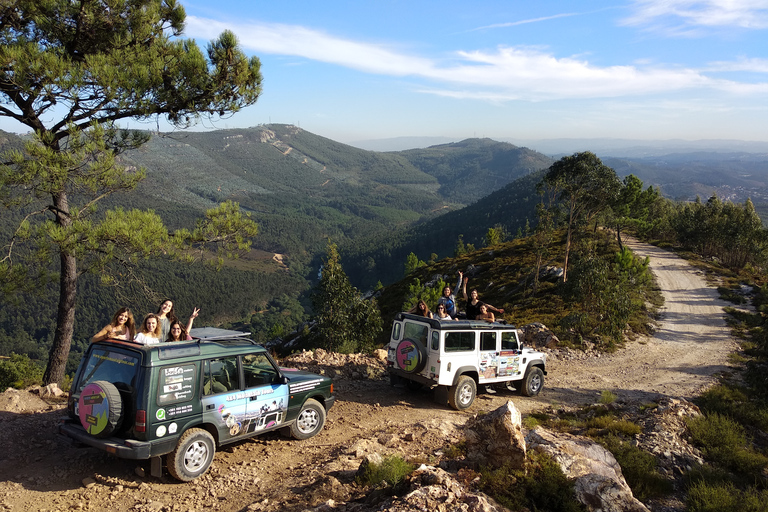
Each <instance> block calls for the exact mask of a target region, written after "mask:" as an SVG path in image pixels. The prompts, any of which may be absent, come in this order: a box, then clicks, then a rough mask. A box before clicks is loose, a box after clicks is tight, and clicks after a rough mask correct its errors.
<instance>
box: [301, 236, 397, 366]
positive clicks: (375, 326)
mask: <svg viewBox="0 0 768 512" xmlns="http://www.w3.org/2000/svg"><path fill="white" fill-rule="evenodd" d="M312 306H313V307H314V310H315V320H316V321H317V342H318V344H319V345H320V346H321V347H322V348H325V349H327V350H330V351H334V352H341V353H353V352H364V351H368V350H370V349H372V348H373V346H374V343H375V341H376V337H377V336H378V335H379V333H380V332H381V330H382V320H381V313H380V312H379V308H378V306H377V305H376V301H375V300H373V299H370V300H365V299H363V297H362V295H361V294H360V292H359V291H358V290H357V288H355V287H354V286H352V284H351V283H350V281H349V278H348V277H347V274H345V273H344V269H343V268H342V266H341V258H340V257H339V251H338V248H337V247H336V244H333V243H330V242H329V243H328V248H327V259H326V260H325V261H324V262H323V269H322V271H321V275H320V282H319V283H318V284H317V287H316V288H315V291H314V293H313V295H312Z"/></svg>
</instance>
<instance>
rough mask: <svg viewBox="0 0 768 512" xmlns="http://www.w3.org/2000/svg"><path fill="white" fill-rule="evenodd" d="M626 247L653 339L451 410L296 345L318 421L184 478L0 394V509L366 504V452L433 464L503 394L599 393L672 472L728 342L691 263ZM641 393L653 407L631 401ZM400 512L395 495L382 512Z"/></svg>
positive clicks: (662, 507) (31, 400) (356, 365)
mask: <svg viewBox="0 0 768 512" xmlns="http://www.w3.org/2000/svg"><path fill="white" fill-rule="evenodd" d="M633 249H634V250H636V251H637V252H639V253H641V254H648V255H649V256H650V257H651V266H652V269H653V270H654V272H655V273H656V275H657V278H658V280H659V284H660V287H661V289H662V292H663V293H664V295H665V299H666V306H665V310H664V312H663V316H662V319H661V323H660V325H659V329H658V333H657V335H656V336H654V337H653V338H650V339H644V340H637V341H635V342H632V343H630V344H629V345H628V347H627V348H626V349H622V350H620V351H618V352H616V353H614V354H611V355H600V354H598V353H595V352H593V351H587V352H581V351H572V350H562V349H558V348H552V349H548V352H549V360H548V375H547V377H546V382H545V388H544V390H543V391H542V393H541V395H539V396H538V397H534V398H524V397H520V396H519V395H516V394H511V393H507V392H498V393H496V394H494V395H489V394H481V395H479V396H478V399H477V401H476V402H475V404H474V405H473V406H472V407H471V408H470V409H469V410H467V411H463V412H458V411H454V410H451V409H449V408H447V407H445V406H441V405H438V404H436V403H435V402H434V401H433V400H432V397H431V393H430V392H429V391H428V390H425V391H420V392H416V393H414V392H410V391H407V390H406V389H404V388H391V387H390V386H389V384H388V379H387V378H386V377H385V373H384V364H383V362H382V361H381V360H379V359H377V358H376V357H372V356H363V355H352V356H340V355H338V354H327V353H322V352H321V353H318V354H314V355H310V354H303V355H297V356H294V357H292V358H291V360H289V361H286V362H285V364H286V365H289V366H290V365H292V366H297V367H303V368H308V369H310V370H313V371H318V372H323V373H325V374H327V375H329V376H331V377H333V378H334V381H335V391H336V396H337V402H336V405H335V406H334V407H333V408H332V409H331V411H330V412H329V414H328V421H327V424H326V428H325V429H324V430H323V431H322V432H321V433H320V434H319V435H318V436H316V437H314V438H312V439H309V440H305V441H294V440H290V439H286V438H283V437H280V436H279V435H278V434H267V435H264V436H261V437H257V438H253V439H250V440H246V441H243V442H241V443H239V444H235V445H234V446H232V445H230V446H227V447H225V448H223V449H222V451H220V452H218V453H217V454H216V458H215V460H214V463H213V465H212V467H211V469H210V470H209V472H208V473H207V474H206V475H204V476H203V477H202V478H200V479H198V480H197V481H195V482H192V483H186V484H184V483H178V482H176V481H174V480H173V479H171V478H170V477H169V476H164V477H162V478H159V479H157V478H152V477H150V476H149V467H148V465H147V464H143V463H137V462H136V461H126V460H120V459H115V458H112V457H110V456H108V455H106V454H104V453H101V452H98V451H96V450H93V449H77V448H74V447H71V446H69V444H68V443H67V442H66V441H65V440H64V439H61V438H59V437H58V436H57V435H56V434H55V430H56V429H55V426H56V423H57V421H58V419H59V418H60V417H61V416H62V414H63V412H64V411H63V407H64V403H63V401H62V400H61V399H55V398H50V397H49V398H46V399H43V398H41V397H40V396H38V395H36V394H35V393H33V392H31V391H14V390H9V391H6V392H5V393H2V394H0V446H2V450H1V451H0V462H1V463H0V510H18V511H26V510H41V511H43V510H45V511H56V510H58V511H65V510H99V511H101V510H104V511H128V510H135V511H191V510H198V511H202V510H226V511H229V510H264V511H302V510H306V509H310V510H313V509H316V510H323V509H325V510H337V509H341V510H358V511H362V510H378V509H379V506H380V503H379V502H378V501H376V500H375V499H372V502H370V503H366V501H365V497H366V495H367V494H368V492H369V491H370V489H363V488H360V487H359V486H358V485H357V484H356V483H355V482H354V475H355V472H356V471H357V469H358V467H359V465H360V463H361V461H362V460H363V459H364V458H365V457H366V456H367V455H370V454H372V453H379V454H381V455H388V454H392V453H397V454H401V455H403V456H404V457H406V458H408V459H410V460H412V461H418V462H423V463H426V464H430V465H437V464H439V463H440V462H441V460H442V461H443V462H445V460H444V449H445V448H446V447H448V446H449V445H452V444H455V443H457V442H459V441H460V440H461V439H462V430H461V429H462V426H463V425H464V423H465V422H466V421H467V419H468V418H470V417H472V416H474V415H476V414H478V413H480V412H488V411H491V410H494V409H496V408H498V407H499V406H501V405H504V404H505V403H506V402H507V401H508V400H512V401H513V402H514V404H515V406H516V407H517V409H518V410H519V411H520V412H521V413H522V414H523V417H525V416H526V415H528V414H530V413H531V412H533V411H542V410H546V411H549V412H553V413H557V412H558V411H569V410H574V409H576V408H578V407H580V406H582V405H584V404H591V403H595V402H596V401H598V400H599V398H600V395H601V393H602V392H603V391H605V390H608V391H611V392H612V393H614V394H615V395H616V396H617V397H618V399H617V402H616V404H617V405H616V406H617V407H621V408H622V410H625V411H628V412H627V414H628V415H630V416H632V417H631V419H633V420H634V421H636V422H637V423H639V424H641V425H642V426H643V427H644V432H643V433H642V434H641V435H640V436H638V443H639V444H640V445H641V446H643V447H644V448H646V449H648V450H650V451H653V452H654V453H657V454H658V455H659V456H660V458H661V460H662V464H661V468H662V471H663V472H664V473H665V474H667V475H668V476H669V477H670V478H675V477H677V476H679V473H680V472H681V471H682V469H684V468H685V466H686V465H688V464H691V463H692V462H695V461H696V460H697V458H698V457H699V454H698V453H697V452H696V450H695V449H693V448H691V447H690V446H688V445H687V443H685V441H684V439H683V437H682V436H681V434H682V430H683V421H682V418H684V417H685V416H686V415H691V414H696V410H695V407H694V406H692V405H690V404H688V403H687V402H686V401H685V399H688V398H691V397H693V396H695V395H696V394H697V393H699V392H700V391H701V390H702V389H705V388H706V387H708V386H710V385H711V384H712V382H714V379H715V376H716V375H718V374H719V373H722V372H725V371H729V368H728V366H727V358H728V354H729V353H730V352H731V351H733V350H735V342H734V341H733V340H732V339H731V338H730V336H729V334H728V331H727V328H726V326H725V322H724V320H723V313H722V307H723V306H724V305H725V304H724V303H722V302H721V301H719V300H718V299H717V293H716V292H715V291H714V290H713V289H712V288H708V287H707V286H706V284H705V283H704V280H703V279H702V277H701V276H700V275H699V274H698V273H697V272H695V271H694V270H693V269H692V268H691V267H690V266H688V265H687V264H686V263H685V262H683V261H682V260H679V259H678V258H676V257H674V256H672V255H670V254H668V253H665V252H664V251H661V250H659V249H656V248H653V247H650V246H644V245H639V244H635V246H634V247H633ZM650 403H655V404H658V405H659V406H658V407H655V408H652V409H648V408H645V407H642V406H643V405H647V404H650ZM470 486H471V485H470ZM345 503H350V504H354V505H344V504H345ZM646 505H648V506H649V508H650V509H651V510H654V511H667V510H682V504H681V502H680V496H679V495H676V496H675V497H674V498H673V499H671V500H666V501H665V502H660V503H650V504H646ZM398 507H399V508H398ZM409 509H413V508H409V506H408V505H407V504H403V503H400V504H399V505H397V504H395V505H392V508H390V509H389V510H409ZM473 510H479V508H475V509H473Z"/></svg>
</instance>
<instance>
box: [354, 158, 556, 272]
mask: <svg viewBox="0 0 768 512" xmlns="http://www.w3.org/2000/svg"><path fill="white" fill-rule="evenodd" d="M545 172H546V171H545V170H541V171H538V172H534V173H531V174H528V175H526V176H523V177H522V178H519V179H517V180H515V181H514V182H512V183H510V184H508V185H506V186H505V187H503V188H501V189H499V190H497V191H496V192H493V193H492V194H490V195H488V196H486V197H484V198H482V199H480V200H479V201H477V202H476V203H474V204H472V205H469V206H466V207H464V208H462V209H460V210H456V211H451V212H447V213H445V214H444V215H442V216H440V217H438V218H435V219H432V220H429V221H427V222H424V223H420V224H418V225H416V226H414V227H412V228H410V229H406V230H403V231H400V232H398V233H391V234H389V235H388V236H386V237H381V236H375V235H374V236H371V237H367V238H364V239H359V240H356V241H354V242H352V243H350V244H349V245H348V246H345V248H344V249H345V251H344V253H343V261H344V269H345V271H346V272H347V274H349V276H350V278H351V279H352V280H353V282H356V283H359V284H360V286H364V287H369V286H373V285H374V284H375V283H376V282H377V281H381V282H382V283H385V284H387V283H390V282H393V281H396V280H399V279H401V278H402V277H403V271H404V265H405V260H406V257H407V256H408V254H410V253H411V252H413V253H415V254H416V255H417V256H418V257H419V259H421V260H423V261H428V260H429V258H430V255H431V254H432V253H435V254H437V256H438V258H445V257H447V256H453V254H454V250H455V249H456V244H457V241H458V238H459V235H462V236H463V240H464V243H465V244H473V245H475V247H476V248H478V249H479V248H481V247H482V246H483V243H484V237H485V234H486V233H487V231H488V228H491V227H494V226H496V225H497V224H499V225H501V226H502V227H503V228H504V229H505V230H506V231H507V232H508V233H509V234H510V235H512V236H514V235H515V234H516V233H517V232H518V230H523V229H525V226H526V223H529V224H530V226H531V227H533V226H535V224H536V204H537V203H538V200H539V197H538V195H537V193H536V185H537V184H538V183H539V182H540V181H541V178H542V177H543V175H544V173H545Z"/></svg>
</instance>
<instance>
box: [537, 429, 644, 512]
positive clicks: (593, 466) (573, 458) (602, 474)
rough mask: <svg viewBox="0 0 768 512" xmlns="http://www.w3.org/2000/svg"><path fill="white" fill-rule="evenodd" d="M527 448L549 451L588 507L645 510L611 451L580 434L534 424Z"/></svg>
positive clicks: (615, 511) (617, 511) (605, 511)
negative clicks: (566, 432)
mask: <svg viewBox="0 0 768 512" xmlns="http://www.w3.org/2000/svg"><path fill="white" fill-rule="evenodd" d="M525 440H526V442H527V445H528V448H529V449H531V450H535V451H537V452H542V453H546V454H548V455H549V456H550V457H552V459H553V460H555V461H556V462H557V463H558V464H559V465H560V468H561V469H562V470H563V473H565V475H566V476H567V477H568V478H569V479H572V480H574V481H575V482H574V490H575V492H576V499H577V500H579V501H580V502H581V503H583V504H584V505H586V506H587V508H588V509H589V510H591V511H600V512H648V509H647V508H646V507H645V505H643V504H642V503H640V501H638V500H637V499H635V497H634V496H633V495H632V490H631V489H630V488H629V485H627V482H626V480H624V476H623V475H622V474H621V467H620V466H619V463H618V462H616V459H615V458H614V457H613V454H611V452H609V451H608V450H606V449H605V448H603V447H602V446H600V445H599V444H597V443H595V442H594V441H592V440H590V439H588V438H586V437H580V436H574V435H571V434H565V433H554V432H550V431H548V430H545V429H543V428H535V429H534V430H532V431H531V432H529V433H528V435H527V436H526V437H525Z"/></svg>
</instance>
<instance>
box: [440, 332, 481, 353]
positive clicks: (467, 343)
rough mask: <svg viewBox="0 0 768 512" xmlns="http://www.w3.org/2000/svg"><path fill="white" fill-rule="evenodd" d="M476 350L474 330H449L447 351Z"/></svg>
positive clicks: (446, 337) (446, 341)
mask: <svg viewBox="0 0 768 512" xmlns="http://www.w3.org/2000/svg"><path fill="white" fill-rule="evenodd" d="M473 350H475V333H474V332H449V333H446V335H445V351H446V352H471V351H473Z"/></svg>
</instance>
